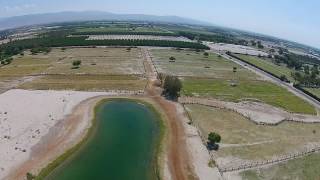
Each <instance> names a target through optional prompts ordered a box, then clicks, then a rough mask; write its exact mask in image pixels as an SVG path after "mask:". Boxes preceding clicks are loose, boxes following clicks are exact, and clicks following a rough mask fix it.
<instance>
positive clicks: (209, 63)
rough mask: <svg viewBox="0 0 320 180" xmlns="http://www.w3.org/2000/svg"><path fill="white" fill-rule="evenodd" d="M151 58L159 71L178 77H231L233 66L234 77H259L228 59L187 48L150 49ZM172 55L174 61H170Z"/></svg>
mask: <svg viewBox="0 0 320 180" xmlns="http://www.w3.org/2000/svg"><path fill="white" fill-rule="evenodd" d="M151 54H152V57H153V58H152V60H153V62H154V64H155V67H156V69H157V71H158V72H159V73H164V74H171V75H175V76H180V77H202V78H222V79H233V78H235V74H234V73H233V67H236V68H237V72H236V78H238V79H252V80H256V79H258V78H259V77H258V76H256V75H255V74H254V73H251V72H249V71H247V70H246V69H244V68H242V67H241V66H239V65H237V64H234V63H233V62H231V61H230V60H227V59H225V58H223V57H220V56H218V55H216V54H213V53H209V56H208V57H206V56H204V52H195V51H191V50H190V51H188V50H165V49H154V50H151ZM170 57H174V58H175V60H174V61H170Z"/></svg>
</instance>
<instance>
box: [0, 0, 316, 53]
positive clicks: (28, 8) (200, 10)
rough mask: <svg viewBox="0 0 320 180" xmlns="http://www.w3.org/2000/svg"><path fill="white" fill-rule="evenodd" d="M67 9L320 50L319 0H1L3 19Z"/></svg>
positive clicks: (0, 12) (0, 6)
mask: <svg viewBox="0 0 320 180" xmlns="http://www.w3.org/2000/svg"><path fill="white" fill-rule="evenodd" d="M65 10H76V11H81V10H102V11H108V12H113V13H139V14H153V15H177V16H183V17H189V18H193V19H198V20H203V21H208V22H211V23H214V24H217V25H221V26H227V27H233V28H237V29H243V30H249V31H253V32H259V33H263V34H268V35H273V36H277V37H282V38H285V39H289V40H293V41H297V42H301V43H304V44H307V45H311V46H315V47H318V48H320V1H319V0H306V1H304V0H158V1H155V0H134V1H133V0H0V17H7V16H15V15H23V14H30V13H44V12H57V11H65Z"/></svg>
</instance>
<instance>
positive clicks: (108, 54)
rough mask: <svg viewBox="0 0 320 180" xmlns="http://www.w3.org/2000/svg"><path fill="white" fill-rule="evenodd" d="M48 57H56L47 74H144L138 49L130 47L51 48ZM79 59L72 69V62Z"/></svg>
mask: <svg viewBox="0 0 320 180" xmlns="http://www.w3.org/2000/svg"><path fill="white" fill-rule="evenodd" d="M48 56H49V57H48V58H51V57H54V58H58V59H57V61H55V62H54V63H53V67H52V68H50V69H49V70H48V73H49V74H59V73H64V74H111V75H115V74H116V75H119V74H135V75H142V74H144V66H143V62H142V57H141V52H140V49H137V48H131V49H130V50H127V49H125V48H72V49H66V50H64V51H62V50H61V49H53V51H52V52H50V53H49V54H48ZM76 60H80V61H81V66H80V68H79V69H72V62H73V61H76Z"/></svg>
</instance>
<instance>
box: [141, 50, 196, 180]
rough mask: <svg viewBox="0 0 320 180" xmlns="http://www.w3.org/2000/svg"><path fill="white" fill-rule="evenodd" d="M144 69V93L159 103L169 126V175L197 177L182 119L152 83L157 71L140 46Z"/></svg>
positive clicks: (184, 179) (178, 178) (178, 179)
mask: <svg viewBox="0 0 320 180" xmlns="http://www.w3.org/2000/svg"><path fill="white" fill-rule="evenodd" d="M142 52H143V56H144V64H145V70H146V74H147V77H148V81H149V82H148V85H147V87H146V92H145V93H146V95H147V96H148V97H150V98H151V99H153V100H154V101H155V102H156V103H158V104H159V105H160V107H161V108H162V109H163V111H164V112H165V114H166V116H167V121H168V122H167V124H168V126H169V128H168V129H169V130H168V131H169V133H168V134H169V145H168V150H167V151H168V162H169V170H170V173H171V177H172V179H174V180H187V179H188V180H189V179H190V180H193V179H198V178H197V177H196V175H195V173H194V171H193V167H192V165H191V162H190V160H189V154H188V151H187V145H186V134H185V130H184V127H183V124H182V121H181V120H180V119H179V117H178V113H177V110H176V106H175V104H174V103H173V102H170V101H168V100H166V99H165V98H163V97H162V96H161V90H160V88H157V87H156V86H155V85H154V84H155V81H156V80H157V72H156V71H155V67H154V66H153V64H152V60H151V57H150V54H149V51H148V49H146V48H142Z"/></svg>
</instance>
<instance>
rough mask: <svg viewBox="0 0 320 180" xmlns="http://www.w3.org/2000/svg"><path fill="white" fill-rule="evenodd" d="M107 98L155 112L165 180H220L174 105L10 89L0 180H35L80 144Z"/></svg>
mask: <svg viewBox="0 0 320 180" xmlns="http://www.w3.org/2000/svg"><path fill="white" fill-rule="evenodd" d="M107 98H129V99H137V100H143V101H145V102H147V103H150V104H151V105H152V106H154V107H155V108H156V109H157V110H158V111H159V113H160V114H161V116H162V118H163V120H164V123H165V124H166V126H168V131H167V132H166V134H165V135H164V136H165V137H164V139H163V142H162V146H161V153H160V154H159V155H160V156H159V157H158V158H159V160H160V161H159V162H160V163H159V165H160V166H159V168H160V171H161V174H162V175H163V178H164V179H190V178H191V177H192V178H191V179H210V178H212V177H214V178H219V174H217V171H216V170H215V169H212V168H209V167H208V160H209V154H208V152H207V151H206V149H205V146H203V144H202V143H201V139H200V137H199V136H198V135H196V132H197V130H196V129H194V128H192V127H190V126H189V125H188V124H187V121H188V119H187V117H185V114H184V111H183V109H181V107H180V106H179V104H176V103H173V102H169V101H167V100H165V99H163V98H162V97H160V96H151V97H150V96H134V93H133V94H131V95H130V94H127V95H119V94H117V93H115V92H77V91H28V90H19V89H15V90H9V91H7V92H6V93H3V94H0V142H1V143H0V179H25V177H26V173H27V172H31V173H32V174H36V175H37V174H38V173H39V172H40V171H41V170H42V169H43V168H44V167H46V166H47V165H48V164H49V163H50V162H52V161H54V160H55V159H56V158H58V157H59V156H60V155H62V154H63V153H65V152H66V151H67V150H69V149H71V148H72V147H74V146H75V145H77V144H78V143H79V142H81V140H82V139H83V138H84V137H85V135H86V132H88V129H89V128H90V127H91V123H92V121H91V120H92V119H93V112H94V107H95V106H96V104H97V103H98V102H99V101H101V100H103V99H107ZM44 107H45V108H44ZM166 129H167V128H166ZM4 137H6V138H4ZM8 137H9V138H8ZM181 170H182V171H183V172H179V171H181Z"/></svg>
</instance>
